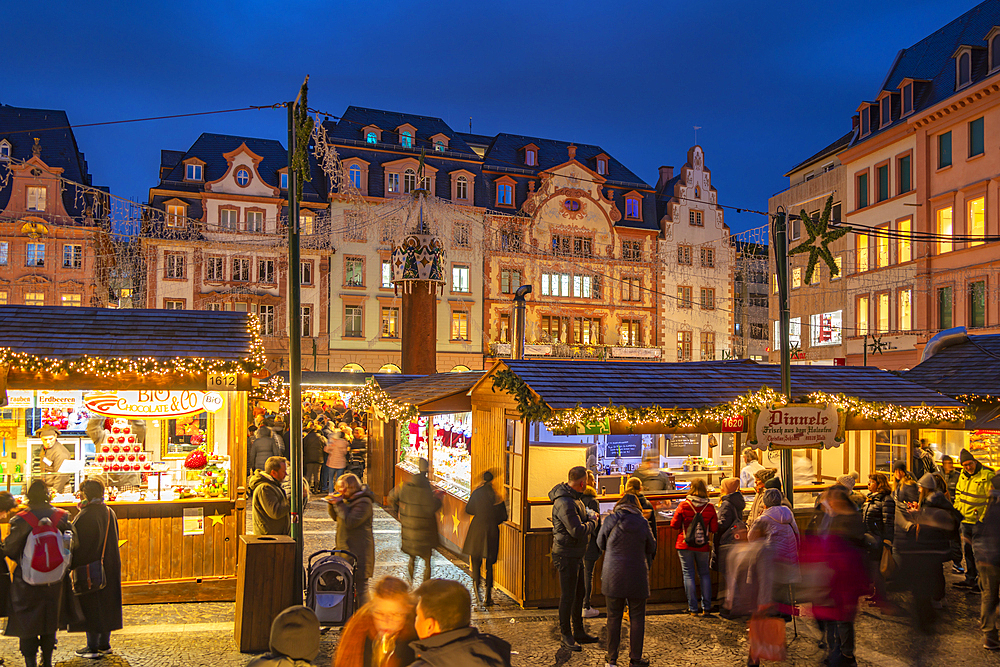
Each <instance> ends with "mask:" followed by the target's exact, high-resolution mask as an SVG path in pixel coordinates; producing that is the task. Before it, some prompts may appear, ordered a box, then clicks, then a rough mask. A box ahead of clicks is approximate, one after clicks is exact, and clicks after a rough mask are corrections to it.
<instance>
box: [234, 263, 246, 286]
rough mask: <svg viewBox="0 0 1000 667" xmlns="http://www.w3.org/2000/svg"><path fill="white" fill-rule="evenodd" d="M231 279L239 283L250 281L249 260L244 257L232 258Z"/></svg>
mask: <svg viewBox="0 0 1000 667" xmlns="http://www.w3.org/2000/svg"><path fill="white" fill-rule="evenodd" d="M233 280H234V281H236V282H239V283H248V282H250V260H249V259H247V258H246V257H235V258H234V259H233Z"/></svg>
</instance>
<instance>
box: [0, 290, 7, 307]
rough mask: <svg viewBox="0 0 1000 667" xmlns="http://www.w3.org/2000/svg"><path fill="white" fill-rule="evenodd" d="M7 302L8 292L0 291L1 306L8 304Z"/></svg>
mask: <svg viewBox="0 0 1000 667" xmlns="http://www.w3.org/2000/svg"><path fill="white" fill-rule="evenodd" d="M7 303H8V302H7V292H6V291H3V292H0V306H6V305H7Z"/></svg>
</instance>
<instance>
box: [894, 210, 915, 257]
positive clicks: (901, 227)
mask: <svg viewBox="0 0 1000 667" xmlns="http://www.w3.org/2000/svg"><path fill="white" fill-rule="evenodd" d="M912 229H913V222H912V221H911V220H900V221H899V222H897V223H896V232H897V234H896V261H897V262H899V263H900V264H902V263H903V262H909V261H910V260H912V259H913V241H912V240H911V237H910V231H911V230H912Z"/></svg>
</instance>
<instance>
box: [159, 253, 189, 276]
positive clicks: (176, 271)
mask: <svg viewBox="0 0 1000 667" xmlns="http://www.w3.org/2000/svg"><path fill="white" fill-rule="evenodd" d="M185 260H186V257H185V256H184V255H183V254H182V253H179V252H168V253H167V254H166V255H165V256H164V261H165V262H166V268H167V278H170V279H172V280H183V279H184V276H185V275H186V274H185V271H184V267H185V265H186V261H185Z"/></svg>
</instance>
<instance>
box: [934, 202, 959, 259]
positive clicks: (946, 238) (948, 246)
mask: <svg viewBox="0 0 1000 667" xmlns="http://www.w3.org/2000/svg"><path fill="white" fill-rule="evenodd" d="M937 233H938V236H939V237H941V238H940V240H939V241H938V247H937V251H938V254H939V255H943V254H944V253H946V252H951V251H952V250H954V248H955V245H954V242H953V241H952V240H951V239H952V236H953V234H954V226H953V209H952V207H951V206H948V207H945V208H942V209H938V212H937Z"/></svg>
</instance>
